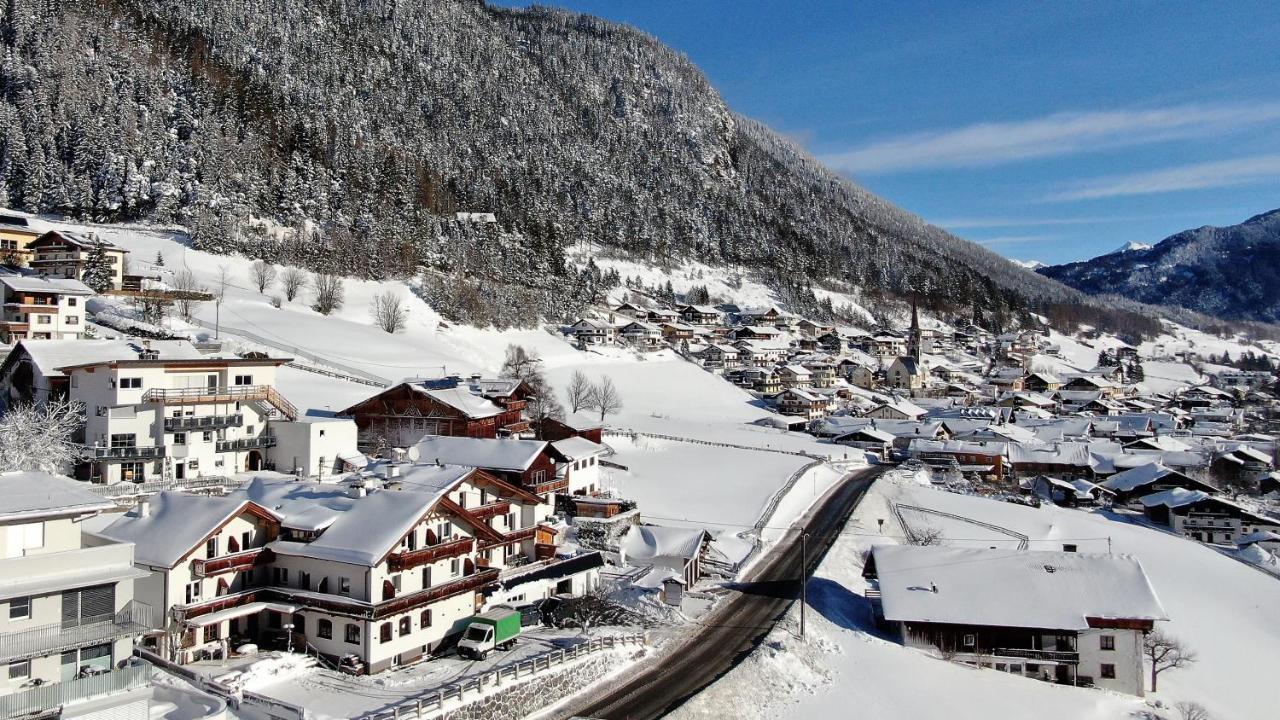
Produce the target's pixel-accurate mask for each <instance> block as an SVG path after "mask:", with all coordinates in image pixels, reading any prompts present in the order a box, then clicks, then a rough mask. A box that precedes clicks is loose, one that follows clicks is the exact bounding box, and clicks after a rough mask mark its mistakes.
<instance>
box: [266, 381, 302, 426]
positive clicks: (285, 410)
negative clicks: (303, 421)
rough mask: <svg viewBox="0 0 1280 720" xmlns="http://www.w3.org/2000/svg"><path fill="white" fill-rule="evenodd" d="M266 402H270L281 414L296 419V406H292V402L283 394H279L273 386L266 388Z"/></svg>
mask: <svg viewBox="0 0 1280 720" xmlns="http://www.w3.org/2000/svg"><path fill="white" fill-rule="evenodd" d="M267 402H268V403H271V406H272V407H274V408H275V409H276V410H279V411H280V414H281V415H284V416H285V417H287V418H289V419H290V420H297V419H298V408H296V407H294V405H293V403H291V402H289V400H288V399H286V398H285V396H283V395H281V394H280V392H279V391H278V390H276V389H275V388H274V387H268V388H267Z"/></svg>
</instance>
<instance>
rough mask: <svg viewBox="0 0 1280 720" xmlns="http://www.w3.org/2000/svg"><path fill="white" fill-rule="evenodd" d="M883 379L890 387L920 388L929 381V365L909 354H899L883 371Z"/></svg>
mask: <svg viewBox="0 0 1280 720" xmlns="http://www.w3.org/2000/svg"><path fill="white" fill-rule="evenodd" d="M885 379H886V381H887V383H888V385H889V387H891V388H896V389H899V390H920V389H922V388H924V386H925V384H926V383H927V382H928V381H929V366H928V364H927V363H925V362H923V361H921V360H917V359H916V358H913V357H911V356H910V355H899V356H898V357H897V358H895V359H894V361H893V364H891V365H890V366H889V369H888V370H887V371H886V372H885Z"/></svg>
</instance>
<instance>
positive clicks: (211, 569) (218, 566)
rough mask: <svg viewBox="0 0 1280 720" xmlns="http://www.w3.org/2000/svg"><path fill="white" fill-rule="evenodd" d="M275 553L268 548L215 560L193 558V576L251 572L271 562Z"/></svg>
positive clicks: (224, 556)
mask: <svg viewBox="0 0 1280 720" xmlns="http://www.w3.org/2000/svg"><path fill="white" fill-rule="evenodd" d="M274 556H275V555H274V553H272V552H271V551H270V550H268V549H266V548H253V549H251V550H245V551H243V552H238V553H232V554H230V555H223V556H221V557H215V558H207V559H206V558H193V559H192V560H191V575H192V576H193V577H197V578H204V577H209V576H211V575H221V574H222V573H227V572H240V571H243V570H249V569H250V568H253V567H254V566H256V565H261V564H263V563H268V562H271V560H272V558H273V557H274Z"/></svg>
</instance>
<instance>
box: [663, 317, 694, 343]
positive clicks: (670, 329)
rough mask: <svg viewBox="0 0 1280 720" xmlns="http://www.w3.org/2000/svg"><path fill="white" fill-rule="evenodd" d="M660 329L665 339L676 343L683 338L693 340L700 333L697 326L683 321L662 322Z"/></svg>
mask: <svg viewBox="0 0 1280 720" xmlns="http://www.w3.org/2000/svg"><path fill="white" fill-rule="evenodd" d="M659 329H660V330H661V332H662V339H663V340H666V341H667V342H674V343H678V342H680V341H681V340H692V339H693V337H694V335H696V334H697V333H698V330H697V328H695V327H693V326H692V325H685V324H684V323H681V322H668V323H662V325H660V326H659Z"/></svg>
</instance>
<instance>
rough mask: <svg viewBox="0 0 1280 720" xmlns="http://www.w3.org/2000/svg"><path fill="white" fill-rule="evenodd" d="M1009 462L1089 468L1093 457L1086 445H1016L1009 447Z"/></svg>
mask: <svg viewBox="0 0 1280 720" xmlns="http://www.w3.org/2000/svg"><path fill="white" fill-rule="evenodd" d="M1009 462H1011V463H1015V464H1033V463H1034V464H1040V465H1070V466H1072V467H1087V466H1089V465H1092V464H1093V457H1092V456H1091V455H1090V454H1089V446H1088V445H1087V444H1085V443H1054V444H1052V445H1024V444H1021V443H1014V444H1012V445H1010V446H1009Z"/></svg>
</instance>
